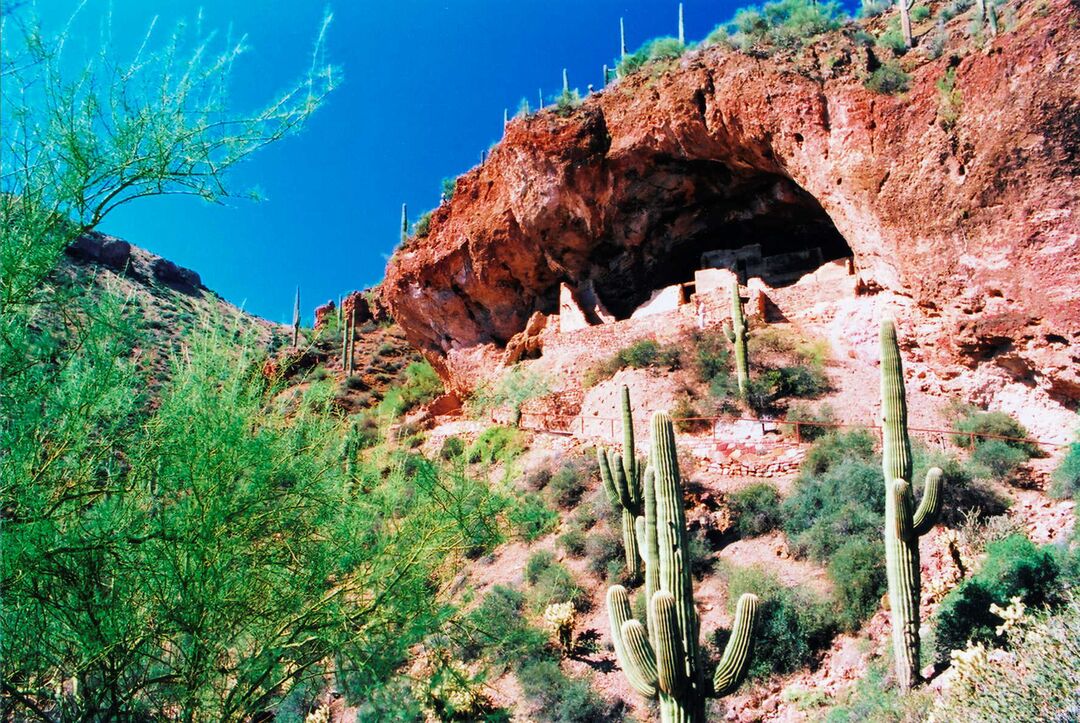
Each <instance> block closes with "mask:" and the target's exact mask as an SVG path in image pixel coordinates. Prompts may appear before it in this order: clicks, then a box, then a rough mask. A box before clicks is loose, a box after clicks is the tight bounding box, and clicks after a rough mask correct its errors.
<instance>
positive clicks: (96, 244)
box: [66, 231, 131, 271]
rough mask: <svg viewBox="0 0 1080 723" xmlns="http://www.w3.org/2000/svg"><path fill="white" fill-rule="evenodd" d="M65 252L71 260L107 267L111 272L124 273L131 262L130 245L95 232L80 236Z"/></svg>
mask: <svg viewBox="0 0 1080 723" xmlns="http://www.w3.org/2000/svg"><path fill="white" fill-rule="evenodd" d="M66 251H67V254H68V256H71V257H72V258H75V259H78V260H80V261H89V262H92V263H98V264H101V265H103V266H108V267H109V268H110V269H112V270H113V271H124V270H125V268H126V267H127V265H128V262H129V261H130V260H131V244H129V243H128V242H127V241H124V240H123V239H118V238H116V237H114V236H107V235H105V234H103V233H99V232H97V231H87V232H86V233H84V234H82V235H81V236H79V237H78V238H77V239H75V240H74V241H73V242H72V243H71V245H69V246H68V247H67V249H66Z"/></svg>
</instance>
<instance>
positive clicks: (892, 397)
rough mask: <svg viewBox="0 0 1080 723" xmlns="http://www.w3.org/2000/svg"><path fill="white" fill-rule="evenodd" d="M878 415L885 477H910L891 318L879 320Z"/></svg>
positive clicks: (901, 384)
mask: <svg viewBox="0 0 1080 723" xmlns="http://www.w3.org/2000/svg"><path fill="white" fill-rule="evenodd" d="M881 416H882V424H881V428H882V433H881V437H882V449H881V457H882V460H881V461H882V465H883V466H884V471H885V479H886V480H894V479H903V480H908V481H910V480H911V442H910V440H909V439H908V433H907V399H906V398H905V395H904V369H903V364H902V362H901V361H900V346H899V344H898V343H897V341H896V326H895V325H894V324H893V322H892V320H891V319H885V320H884V321H882V322H881Z"/></svg>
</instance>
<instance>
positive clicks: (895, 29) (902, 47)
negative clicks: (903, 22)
mask: <svg viewBox="0 0 1080 723" xmlns="http://www.w3.org/2000/svg"><path fill="white" fill-rule="evenodd" d="M877 46H878V47H879V48H884V49H885V50H888V51H890V52H891V53H892V54H893V55H895V56H898V55H903V54H904V53H906V52H907V51H908V46H907V43H905V42H904V34H903V32H901V30H900V24H899V22H897V21H896V20H895V19H894V20H893V21H892V22H890V23H889V26H888V28H886V30H885V32H883V33H882V34H881V35H879V36H878V39H877Z"/></svg>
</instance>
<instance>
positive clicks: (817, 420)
mask: <svg viewBox="0 0 1080 723" xmlns="http://www.w3.org/2000/svg"><path fill="white" fill-rule="evenodd" d="M784 418H785V419H787V420H790V421H798V422H802V424H800V425H799V439H801V440H802V441H804V442H813V441H814V440H815V439H821V438H822V437H824V436H825V435H826V434H828V433H829V432H831V431H832V430H833V429H834V428H833V427H830V426H828V425H831V424H835V423H836V414H835V413H834V412H833V408H832V406H830V405H829V404H822V405H821V406H819V407H817V409H814V408H812V407H811V406H810V405H808V404H803V403H801V402H797V403H795V404H792V405H791V406H789V407H788V409H787V413H786V414H785V415H784ZM783 430H784V434H787V435H790V436H795V425H793V424H785V425H784V426H783Z"/></svg>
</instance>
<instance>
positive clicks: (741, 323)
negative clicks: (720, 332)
mask: <svg viewBox="0 0 1080 723" xmlns="http://www.w3.org/2000/svg"><path fill="white" fill-rule="evenodd" d="M746 331H747V324H746V317H745V316H744V315H743V308H742V295H741V294H740V293H739V284H738V282H736V283H734V284H732V285H731V323H730V324H728V323H725V324H724V334H726V335H727V338H728V341H730V342H731V343H732V344H733V345H734V346H735V374H736V378H737V379H738V382H739V397H740V398H742V399H743V400H745V399H746V395H747V391H748V389H749V385H750V362H749V360H748V359H747V354H746Z"/></svg>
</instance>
